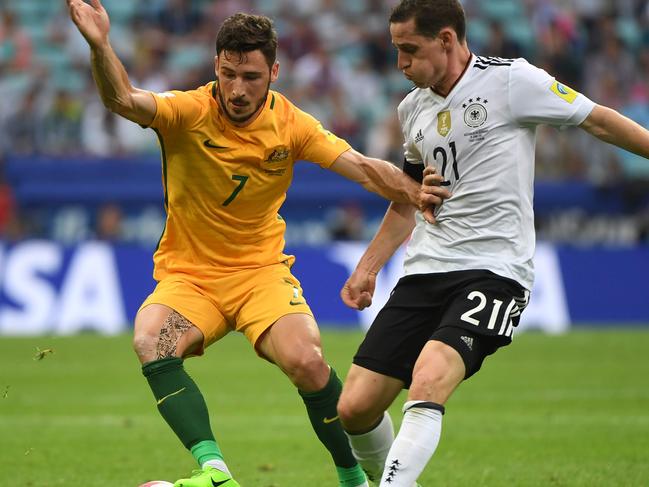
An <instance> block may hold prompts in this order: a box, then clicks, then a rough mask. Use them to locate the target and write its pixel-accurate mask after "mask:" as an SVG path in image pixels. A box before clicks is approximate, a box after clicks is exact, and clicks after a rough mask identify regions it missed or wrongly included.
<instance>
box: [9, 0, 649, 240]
mask: <svg viewBox="0 0 649 487" xmlns="http://www.w3.org/2000/svg"><path fill="white" fill-rule="evenodd" d="M103 3H104V5H105V7H106V9H107V10H108V12H109V13H110V15H111V20H112V31H111V32H112V34H111V36H112V37H111V38H112V42H113V45H114V47H115V50H116V51H117V53H118V55H119V56H120V58H121V59H122V60H123V62H124V64H125V65H126V68H127V70H128V72H129V74H130V76H131V77H132V83H133V84H134V85H135V86H138V87H140V88H144V89H149V90H153V91H158V92H160V91H165V90H167V89H191V88H194V87H196V86H198V85H201V84H204V83H206V82H207V81H209V80H211V79H213V77H214V70H213V57H214V39H215V34H216V30H217V28H218V26H219V25H220V23H221V21H222V20H223V19H225V18H226V17H227V16H229V15H231V14H232V13H235V12H237V11H248V12H255V13H263V14H265V15H269V16H271V17H272V18H273V19H274V20H275V26H276V29H277V31H278V34H279V38H280V43H279V44H280V47H279V60H280V63H281V70H280V79H279V82H278V83H277V84H276V85H275V87H274V88H275V89H277V90H279V91H281V92H283V93H284V94H286V95H287V96H288V97H289V98H290V99H291V100H292V101H293V102H294V103H296V104H297V105H298V106H299V107H301V108H302V109H304V110H306V111H307V112H310V113H312V114H313V115H314V116H316V117H317V118H319V119H320V120H321V121H322V122H323V124H324V125H325V126H326V127H328V128H329V129H330V130H332V131H333V132H335V133H336V134H338V135H339V136H341V137H343V138H346V139H347V140H348V141H349V142H350V143H351V144H352V145H353V146H354V147H355V148H357V149H359V150H361V151H364V152H366V153H368V154H370V155H373V156H376V157H381V158H384V159H391V160H401V159H402V157H403V156H402V152H401V138H402V136H401V133H400V129H399V126H398V122H397V119H396V105H397V104H398V102H399V101H400V100H401V98H402V97H403V95H404V93H405V92H407V91H408V90H409V88H410V85H409V83H408V82H407V80H405V79H404V78H403V76H402V75H401V74H400V73H399V72H398V71H397V70H396V69H395V66H396V52H395V50H394V49H393V48H392V46H391V44H390V38H389V32H388V29H387V16H388V12H389V8H390V7H391V5H393V4H394V3H395V0H147V1H127V0H104V1H103ZM463 4H464V6H465V9H466V10H467V14H468V18H469V31H468V38H469V44H470V47H471V49H472V51H473V52H475V53H478V54H481V55H490V56H501V57H506V58H512V57H519V56H522V57H525V58H527V59H528V60H529V61H530V62H532V63H534V64H536V65H538V66H540V67H543V68H545V69H547V71H548V72H550V73H551V74H553V75H555V76H556V77H557V79H559V80H560V81H562V82H564V83H566V84H568V85H569V86H571V87H573V88H575V89H577V90H579V91H581V92H583V93H584V94H586V95H587V96H589V97H590V98H591V99H593V100H594V101H596V102H598V103H601V104H604V105H607V106H610V107H612V108H615V109H617V110H619V111H621V112H622V113H625V114H627V115H628V116H630V117H631V118H633V119H635V120H636V121H638V122H639V123H641V124H643V125H645V126H647V127H649V2H647V1H644V0H464V2H463ZM0 100H2V101H1V102H0V127H1V130H0V158H1V156H2V155H3V154H4V155H5V156H11V157H12V156H16V155H18V156H38V155H47V156H63V157H71V156H72V157H76V156H80V155H85V156H88V155H90V156H101V157H104V156H124V155H135V154H137V155H141V154H154V153H157V151H158V146H157V140H156V137H155V135H154V134H153V132H152V131H149V130H142V129H140V128H139V127H137V126H135V125H133V124H131V123H130V122H128V121H125V120H122V119H120V118H119V117H116V116H114V115H112V114H110V113H108V112H107V111H106V110H105V109H104V108H103V106H102V105H101V103H100V101H99V99H98V96H97V94H96V90H95V87H94V84H93V82H92V79H91V76H90V69H89V56H88V50H87V46H86V44H85V42H84V41H83V39H82V38H81V36H80V35H79V34H78V33H77V31H76V29H75V27H74V26H73V25H72V23H71V22H70V21H69V19H68V17H67V12H66V11H65V2H64V0H0ZM537 180H539V181H583V182H587V183H589V184H592V185H594V186H596V187H597V188H602V189H603V190H605V191H606V190H611V191H622V192H624V194H625V195H627V196H628V197H627V199H626V201H627V203H628V205H629V206H628V212H627V213H628V214H629V215H632V217H633V222H632V223H633V225H635V227H636V228H638V226H640V227H642V225H645V226H646V227H649V223H647V221H648V220H649V217H647V214H648V213H649V211H648V210H647V208H646V207H645V206H643V203H642V202H643V201H644V200H643V198H642V197H639V198H637V197H635V196H634V195H636V194H637V195H640V196H643V195H646V194H647V188H648V187H649V161H646V160H644V159H642V158H640V157H636V156H633V155H631V154H628V153H624V152H622V151H619V150H616V149H613V148H612V147H609V146H606V145H605V144H601V143H597V142H596V141H594V140H593V139H592V138H590V137H588V136H586V135H585V134H582V133H581V131H580V130H578V129H572V130H565V131H564V130H561V131H560V130H556V129H552V128H545V127H544V128H541V129H540V131H539V143H538V154H537ZM10 191H11V188H10V186H9V185H7V184H2V186H1V187H0V228H2V225H3V219H6V216H3V214H4V213H6V212H7V211H9V210H7V208H8V207H10V206H11V203H10V198H9V196H7V194H9V193H10ZM348 208H349V211H348V210H345V209H343V211H342V213H343V216H336V217H335V218H334V219H335V220H336V221H337V222H338V223H336V224H334V226H336V225H339V226H340V225H342V230H341V229H339V228H336V229H334V230H333V233H334V236H338V237H341V238H344V237H345V235H347V236H350V235H348V234H349V232H350V231H352V230H346V229H345V228H344V227H345V225H346V224H345V223H342V224H341V223H340V222H341V221H342V222H344V221H345V220H346V219H348V220H349V221H351V223H350V225H352V226H354V227H358V226H359V219H362V214H361V215H360V216H359V209H358V208H357V207H354V205H348ZM349 212H351V213H349ZM113 218H115V216H114V215H113ZM642 228H644V227H642ZM336 232H339V233H340V235H336ZM361 233H362V232H361ZM551 233H552V232H551V231H550V232H549V233H548V235H550V236H551ZM647 233H649V232H647V231H646V228H645V229H644V230H642V229H641V230H639V231H636V232H635V234H634V235H635V237H634V239H638V238H640V239H646V238H647V235H646V234H647ZM359 235H360V234H358V232H357V231H356V233H354V234H353V235H351V236H352V237H354V236H359Z"/></svg>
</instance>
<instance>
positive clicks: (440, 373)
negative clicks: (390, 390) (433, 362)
mask: <svg viewBox="0 0 649 487" xmlns="http://www.w3.org/2000/svg"><path fill="white" fill-rule="evenodd" d="M462 379H463V375H462V374H460V373H459V372H458V371H456V370H453V369H443V370H426V369H424V370H421V371H419V372H417V373H415V374H414V375H413V377H412V384H411V385H410V392H409V394H408V397H409V398H410V399H416V400H423V401H432V402H436V403H438V404H444V403H446V401H447V400H448V398H449V397H450V395H451V394H452V392H453V391H454V390H455V388H456V387H457V386H458V385H459V384H460V383H461V382H462Z"/></svg>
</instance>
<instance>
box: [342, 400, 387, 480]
mask: <svg viewBox="0 0 649 487" xmlns="http://www.w3.org/2000/svg"><path fill="white" fill-rule="evenodd" d="M347 437H348V438H349V444H350V445H351V447H352V453H353V455H354V458H356V461H358V464H359V465H360V466H361V468H362V469H363V470H364V471H365V474H366V475H367V477H368V479H369V480H370V481H371V482H378V481H379V480H380V479H381V475H382V474H383V467H384V466H385V458H386V457H387V455H388V451H390V447H391V446H392V441H393V440H394V428H393V426H392V418H390V415H389V414H388V413H387V412H386V413H384V414H383V419H382V420H381V422H380V423H379V424H378V426H376V427H375V428H374V429H373V430H372V431H368V432H367V433H363V434H360V435H350V434H349V433H348V434H347Z"/></svg>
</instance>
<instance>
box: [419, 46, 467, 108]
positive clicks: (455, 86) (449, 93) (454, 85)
mask: <svg viewBox="0 0 649 487" xmlns="http://www.w3.org/2000/svg"><path fill="white" fill-rule="evenodd" d="M469 54H470V56H469V60H468V61H467V63H466V65H465V66H464V69H463V70H462V73H460V76H458V78H457V79H456V80H455V83H453V86H451V89H450V90H449V91H448V95H446V96H444V95H442V94H440V93H438V92H437V91H435V89H434V88H433V87H430V88H429V91H430V93H431V94H433V95H434V96H435V97H436V98H438V99H440V100H446V99H447V98H448V97H450V96H451V95H452V94H453V92H454V91H455V89H456V88H457V87H458V85H459V84H460V81H462V80H463V79H464V78H465V75H466V72H467V70H468V69H469V66H471V63H473V61H474V59H475V56H474V55H473V53H472V52H471V53H469Z"/></svg>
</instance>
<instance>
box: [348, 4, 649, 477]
mask: <svg viewBox="0 0 649 487" xmlns="http://www.w3.org/2000/svg"><path fill="white" fill-rule="evenodd" d="M465 32H466V24H465V15H464V11H463V9H462V6H461V5H460V3H459V1H457V0H403V1H401V3H400V4H399V5H397V6H396V7H395V8H394V9H393V11H392V14H391V17H390V33H391V36H392V43H393V44H394V46H395V47H396V49H397V51H398V67H399V69H400V70H401V71H402V72H403V74H404V75H405V76H406V78H408V79H409V80H411V81H412V82H413V83H414V84H415V88H414V89H413V90H412V91H411V92H410V93H409V94H408V95H407V96H406V98H405V99H404V100H403V102H402V103H401V104H400V106H399V110H398V114H399V120H400V122H401V126H402V128H403V134H404V138H405V144H404V149H405V161H404V164H403V170H404V171H405V172H406V173H408V174H410V175H411V176H412V177H415V178H418V179H420V180H423V184H424V187H425V186H426V185H427V184H428V180H429V178H431V176H428V174H430V171H432V169H433V168H435V169H436V170H437V172H438V173H439V174H442V176H443V177H444V179H445V183H444V184H446V185H448V187H449V189H450V190H451V194H452V196H451V197H450V198H449V199H448V200H446V201H444V203H443V204H442V205H441V206H440V207H439V208H438V209H437V210H436V220H437V222H436V223H435V224H430V223H427V222H425V221H424V220H423V219H422V217H421V214H419V213H417V212H416V210H415V209H414V208H413V207H409V206H407V205H403V204H397V203H392V204H391V205H390V207H389V209H388V211H387V213H386V215H385V218H384V220H383V223H382V224H381V227H380V228H379V230H378V232H377V234H376V236H375V237H374V239H373V240H372V242H371V243H370V245H369V246H368V248H367V250H366V252H365V254H364V255H363V257H362V258H361V259H360V261H359V263H358V265H357V267H356V269H355V271H354V272H353V274H352V276H351V277H350V278H349V280H348V281H347V282H346V283H345V286H344V288H343V290H342V292H341V296H342V298H343V301H344V302H345V303H346V304H347V305H348V306H350V307H352V308H355V309H363V308H365V307H366V306H369V305H370V304H371V300H372V293H373V291H374V284H375V278H376V274H377V273H378V272H379V270H380V269H381V267H382V266H383V264H384V263H385V262H386V261H387V260H388V259H389V257H390V256H391V255H392V254H393V253H394V252H395V250H396V249H397V248H398V247H399V246H400V245H401V244H402V243H403V242H404V241H405V240H406V239H407V238H408V237H409V236H411V239H410V241H409V244H408V247H407V251H406V259H405V272H404V277H402V278H401V279H400V281H399V282H398V283H397V285H396V287H395V288H394V291H393V292H392V294H391V296H390V299H389V300H388V302H387V303H386V304H385V306H384V307H383V309H382V310H381V311H380V312H379V314H378V316H377V318H376V320H375V321H374V323H373V324H372V327H371V328H370V330H369V331H368V333H367V336H366V338H365V340H364V341H363V343H362V344H361V345H360V347H359V350H358V352H357V354H356V355H355V357H354V361H353V362H354V363H353V365H352V367H351V369H350V371H349V374H348V376H347V380H346V382H345V385H344V388H343V393H342V396H341V398H340V401H339V403H338V413H339V416H340V419H341V421H342V423H343V427H344V428H345V430H346V431H347V433H348V436H349V438H350V442H351V445H352V449H353V452H354V455H355V457H356V458H357V459H358V460H359V463H360V464H361V466H362V467H363V468H364V469H365V470H366V472H367V473H368V474H369V476H370V477H371V479H372V480H373V481H374V482H375V483H377V484H379V485H380V486H381V487H388V486H389V487H411V486H412V485H414V484H415V482H416V480H417V478H418V477H419V475H420V474H421V472H422V470H423V469H424V467H425V466H426V463H427V462H428V461H429V459H430V458H431V456H432V455H433V453H434V451H435V449H436V447H437V444H438V442H439V438H440V434H441V425H442V415H443V414H444V404H445V403H446V402H447V400H448V399H449V397H450V395H451V394H452V393H453V391H454V390H455V388H457V387H458V386H459V384H460V383H461V382H462V381H463V380H465V379H468V378H469V377H471V376H472V375H473V374H475V373H476V372H477V371H478V370H479V369H480V367H481V365H482V362H483V361H484V359H485V358H486V357H487V356H488V355H491V354H493V353H494V352H495V351H496V350H497V349H498V348H500V347H503V346H506V345H508V344H509V343H510V342H511V341H512V334H513V329H514V327H515V326H516V325H517V324H518V321H519V318H520V315H521V312H522V311H523V309H524V308H525V305H526V303H527V301H528V297H529V292H530V289H531V287H532V282H533V277H534V275H533V266H532V257H533V255H534V242H535V236H534V218H533V209H532V197H533V179H534V177H533V176H534V146H535V128H536V126H537V125H538V124H541V123H547V124H551V125H556V126H566V125H577V126H579V127H581V128H582V129H584V130H586V131H588V132H589V133H591V134H592V135H594V136H596V137H598V138H600V139H602V140H604V141H606V142H609V143H612V144H615V145H618V146H620V147H622V148H624V149H627V150H629V151H632V152H635V153H637V154H640V155H642V156H644V157H649V132H648V131H647V130H645V129H644V128H642V127H640V126H639V125H638V124H636V123H635V122H633V121H631V120H629V119H627V118H625V117H623V116H622V115H620V114H619V113H617V112H615V111H614V110H611V109H609V108H606V107H603V106H600V105H596V104H595V103H593V102H592V101H590V100H589V99H588V98H586V97H585V96H583V95H581V94H579V93H577V92H575V91H574V90H572V89H570V88H568V87H567V86H565V85H563V84H561V83H560V82H558V81H556V80H555V79H554V78H553V77H552V76H550V75H549V74H548V73H546V72H545V71H543V70H541V69H538V68H536V67H534V66H532V65H531V64H528V63H527V62H526V61H525V60H523V59H515V60H513V59H500V58H489V57H479V56H476V55H474V54H472V53H471V52H470V51H469V48H468V46H467V42H466V39H465ZM424 168H426V169H424ZM431 182H432V181H431ZM413 230H414V231H413ZM403 388H408V389H409V392H408V398H407V402H406V403H405V405H404V407H403V411H404V417H403V421H402V425H401V428H400V430H399V433H398V434H397V436H396V438H394V433H393V429H392V423H391V420H390V416H389V415H388V414H387V413H386V410H387V408H388V407H389V406H390V404H391V403H392V402H393V401H394V399H395V398H396V396H397V394H398V393H399V392H400V391H401V389H403Z"/></svg>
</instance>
